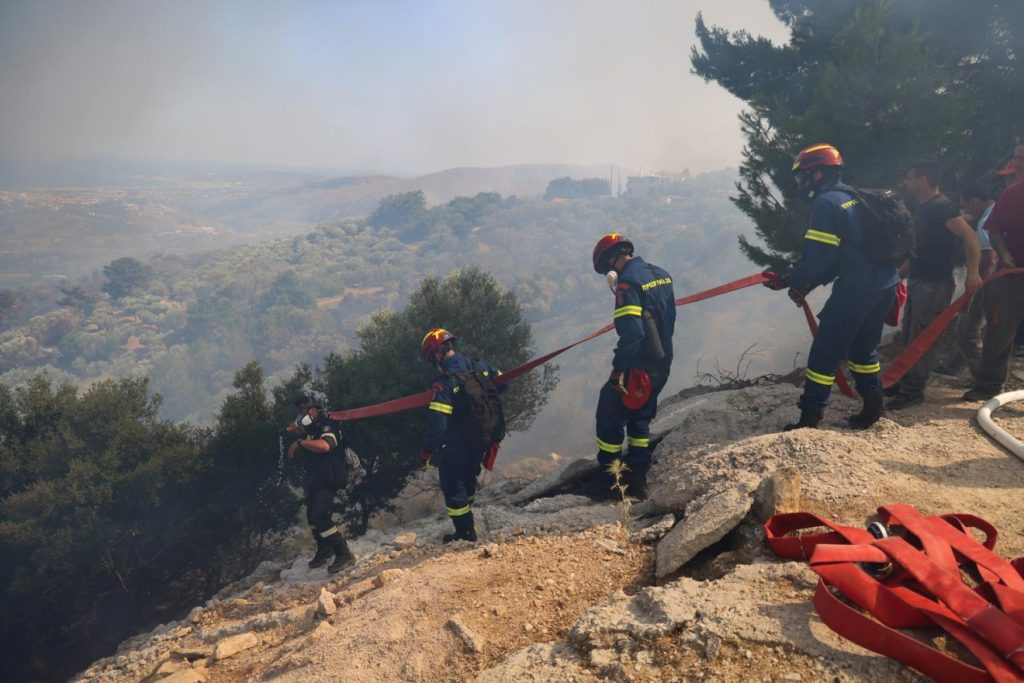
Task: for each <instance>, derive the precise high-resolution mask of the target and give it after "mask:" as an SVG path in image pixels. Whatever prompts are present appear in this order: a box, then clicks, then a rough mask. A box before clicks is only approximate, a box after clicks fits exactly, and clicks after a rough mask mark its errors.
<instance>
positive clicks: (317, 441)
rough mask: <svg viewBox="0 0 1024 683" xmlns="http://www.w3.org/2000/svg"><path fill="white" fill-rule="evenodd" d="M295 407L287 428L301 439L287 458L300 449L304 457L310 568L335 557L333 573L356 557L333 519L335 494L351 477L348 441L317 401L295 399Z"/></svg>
mask: <svg viewBox="0 0 1024 683" xmlns="http://www.w3.org/2000/svg"><path fill="white" fill-rule="evenodd" d="M295 408H296V417H295V422H293V423H292V424H290V425H288V431H289V432H292V433H293V434H299V435H301V437H302V438H300V439H299V440H298V441H296V442H295V443H293V444H292V445H291V446H290V447H289V449H288V457H289V458H292V457H294V456H295V453H296V451H298V450H299V449H300V448H301V449H302V451H303V454H304V456H305V457H304V460H305V462H304V465H305V470H306V479H305V481H304V482H303V486H302V488H303V490H304V491H305V494H306V520H307V521H308V522H309V529H310V531H311V532H312V533H313V540H314V541H315V542H316V554H315V555H314V556H313V559H312V560H310V561H309V567H310V569H315V568H317V567H322V566H324V565H325V564H327V561H328V560H329V559H331V557H332V556H333V557H334V561H333V562H331V564H330V566H328V567H327V571H328V572H330V573H331V574H334V573H337V572H340V571H341V570H342V569H344V568H345V567H347V566H349V565H351V564H352V563H354V562H355V560H356V558H355V556H354V555H353V554H352V552H351V551H350V550H349V548H348V543H346V542H345V537H344V536H342V534H341V531H340V530H339V529H338V527H337V526H336V525H335V524H334V521H333V520H332V519H331V505H333V503H334V496H335V494H337V492H338V489H340V488H342V487H344V486H345V483H346V480H347V478H348V460H347V459H346V456H345V443H344V440H343V439H342V436H341V430H340V428H339V425H338V423H337V422H335V421H333V420H331V419H329V418H328V417H327V413H326V412H324V410H323V407H322V406H321V405H320V404H319V403H318V402H317V401H315V400H313V399H311V398H302V399H300V400H299V401H296V403H295Z"/></svg>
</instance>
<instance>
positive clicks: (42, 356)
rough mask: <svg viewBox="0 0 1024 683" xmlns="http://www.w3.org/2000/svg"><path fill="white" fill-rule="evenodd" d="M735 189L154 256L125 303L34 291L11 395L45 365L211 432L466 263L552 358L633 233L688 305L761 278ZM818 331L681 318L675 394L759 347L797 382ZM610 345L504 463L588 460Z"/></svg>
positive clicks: (746, 304) (498, 201)
mask: <svg viewBox="0 0 1024 683" xmlns="http://www.w3.org/2000/svg"><path fill="white" fill-rule="evenodd" d="M451 173H452V174H454V175H455V176H457V175H459V172H454V171H453V172H451ZM731 181H732V175H731V174H730V173H727V172H723V173H720V174H713V175H709V176H699V177H697V178H695V179H693V180H692V181H691V184H690V185H688V186H687V187H688V189H687V196H685V197H680V198H678V199H677V200H674V201H672V202H671V203H666V202H665V201H664V200H661V199H656V198H652V199H628V198H622V199H614V198H606V199H596V200H573V201H557V202H547V201H543V200H540V199H536V198H532V199H510V198H502V197H500V196H498V195H496V194H491V195H479V196H476V197H472V198H460V199H459V200H458V201H456V202H452V203H451V204H441V205H438V206H436V207H434V208H432V209H430V210H428V211H427V212H426V213H425V214H424V216H423V218H422V219H421V221H420V222H419V223H417V224H416V225H414V226H412V227H410V228H408V229H406V230H405V231H403V230H398V229H393V228H389V227H386V226H384V227H372V226H370V225H368V224H367V223H366V221H364V220H357V219H346V220H342V221H332V222H328V223H324V224H322V225H321V226H320V227H318V228H316V229H314V230H310V231H308V232H305V233H304V234H301V235H296V236H293V237H287V238H278V239H274V240H268V241H264V242H261V243H259V244H254V245H248V246H242V247H234V248H231V249H226V250H218V251H212V252H207V253H204V254H197V255H193V256H188V257H178V256H162V257H159V258H155V259H153V260H151V261H150V262H149V265H150V266H151V267H152V269H153V271H154V273H155V276H156V277H155V280H154V281H153V282H152V283H150V284H148V285H147V286H146V287H145V288H143V289H142V290H140V291H138V292H136V293H135V294H134V295H133V296H129V297H127V298H125V299H123V300H120V301H113V300H110V298H109V297H107V296H106V294H102V293H100V292H99V291H98V290H99V288H100V286H101V284H102V283H103V282H104V281H105V279H104V278H103V277H102V276H97V277H92V278H88V279H85V280H82V281H80V282H79V283H77V284H78V286H80V287H81V288H82V292H81V293H80V294H79V295H77V297H78V298H77V299H76V300H74V301H65V302H64V303H63V304H58V300H60V299H62V297H63V295H62V294H61V293H60V292H59V291H58V289H57V287H56V286H55V285H54V284H49V285H44V286H40V287H37V288H33V289H31V290H25V291H24V292H23V293H22V297H21V298H22V309H21V311H20V312H19V313H18V315H17V316H16V317H15V318H14V319H13V320H12V321H11V322H10V323H9V328H8V329H7V330H5V331H3V332H0V382H3V383H5V384H8V385H10V384H17V383H18V382H21V381H24V379H25V378H26V377H27V376H28V375H29V374H30V373H32V372H33V371H34V370H35V369H37V368H48V369H49V370H50V372H51V373H53V374H55V375H56V376H57V377H67V378H73V379H75V380H77V381H85V382H88V381H92V380H95V379H99V378H105V377H130V376H140V375H144V376H147V377H149V378H150V381H151V388H152V389H153V390H155V391H158V392H160V393H161V394H162V395H163V396H164V403H163V415H164V416H166V417H168V418H171V419H174V420H182V419H187V420H190V421H199V422H202V421H204V420H208V419H209V417H210V416H211V415H213V414H215V412H216V408H217V406H218V405H219V404H220V401H221V399H222V398H223V396H224V395H225V393H226V392H227V391H228V389H229V387H230V383H231V378H232V375H233V373H234V371H235V370H237V369H238V368H239V367H241V366H242V365H243V364H245V363H246V362H247V361H248V360H250V359H257V360H259V361H260V362H261V363H262V364H263V366H264V368H265V369H266V371H267V373H268V375H270V376H271V377H272V378H279V377H281V376H282V375H285V374H288V373H290V372H291V370H292V368H294V366H295V364H296V363H299V362H306V363H311V364H318V363H321V362H322V360H323V358H324V356H325V355H326V354H327V353H329V352H331V351H343V350H345V349H347V348H349V347H350V346H351V345H352V344H354V343H355V342H356V340H355V337H354V335H355V332H356V330H357V329H358V328H359V326H360V325H361V324H363V323H364V322H365V321H366V320H367V319H368V316H369V315H370V314H372V313H373V312H374V311H375V310H378V309H380V308H391V309H400V308H401V307H403V306H404V305H405V303H406V300H407V297H408V295H409V293H410V292H411V291H413V290H414V289H415V288H416V287H417V286H418V285H419V283H420V281H421V280H422V279H423V278H424V277H425V276H427V275H442V276H443V275H446V274H448V273H449V272H451V271H452V270H454V269H456V268H459V267H462V266H477V267H479V268H481V269H483V270H486V271H488V272H491V273H493V274H494V276H495V277H496V278H497V279H498V281H499V282H501V283H502V285H503V286H505V287H508V288H509V289H510V290H511V291H513V292H514V293H515V294H516V295H517V297H518V298H519V300H520V301H521V302H522V305H523V308H524V310H525V313H526V315H527V319H528V321H529V322H530V323H531V324H532V326H533V330H534V335H535V339H536V349H537V350H538V351H541V350H545V349H550V348H555V347H557V346H559V345H561V344H564V343H567V342H569V341H572V340H573V339H575V338H578V337H579V336H582V335H583V334H586V333H588V332H590V331H592V330H593V329H595V328H597V327H599V326H601V325H603V324H605V323H606V322H607V321H608V319H609V315H610V308H609V307H610V306H611V305H612V302H611V300H610V298H609V293H608V290H607V287H606V286H605V284H604V280H603V279H602V278H600V277H598V276H597V275H595V274H594V273H593V270H592V267H591V264H590V250H591V248H592V246H593V243H594V241H595V240H596V239H597V237H598V236H600V235H601V234H603V233H606V232H610V231H613V230H618V231H626V232H627V233H628V234H630V235H631V236H632V237H633V238H634V239H636V240H637V244H638V248H639V253H640V254H642V255H644V256H647V257H649V258H650V259H651V260H652V261H654V262H656V263H658V264H659V265H662V266H664V267H665V268H667V269H668V270H669V271H670V272H671V273H672V274H673V276H674V278H675V283H676V285H675V286H676V292H677V294H678V295H680V296H681V295H683V294H684V293H687V292H693V291H696V290H698V289H701V288H703V287H708V286H713V285H717V284H720V283H721V282H723V281H726V280H729V279H733V278H736V277H740V276H742V275H746V274H749V272H751V270H752V268H751V266H750V265H749V264H748V263H747V262H746V261H745V259H744V258H743V257H742V255H741V254H740V253H739V250H738V249H737V247H736V238H737V235H739V234H740V233H742V232H745V231H747V230H748V223H747V220H746V219H745V218H744V217H743V216H742V214H740V213H739V212H738V211H737V210H736V209H735V207H733V206H732V204H731V203H730V202H729V201H728V193H729V188H730V187H731ZM118 255H120V254H118ZM65 288H67V285H65ZM758 330H759V331H760V332H756V331H758ZM458 332H460V333H463V332H462V331H458ZM472 333H473V334H486V333H487V331H486V330H479V331H477V330H474V331H472ZM806 334H807V333H806V329H805V327H803V323H802V320H801V318H800V317H799V316H798V315H797V314H796V312H795V311H794V310H793V309H792V307H791V305H789V302H788V300H787V299H786V298H785V297H777V296H774V297H773V296H771V295H770V294H768V293H766V292H763V291H761V290H760V289H758V290H757V291H753V290H750V291H747V292H744V293H741V294H733V295H729V296H727V297H722V298H721V299H716V300H713V301H710V302H706V303H702V304H700V305H699V306H694V307H690V308H687V309H682V310H681V311H680V315H679V323H678V327H677V333H676V362H675V368H674V370H673V376H672V379H671V383H672V384H671V386H670V389H671V388H672V387H678V386H684V385H686V384H690V383H692V381H693V377H694V373H695V371H696V370H697V369H698V362H699V363H700V364H701V365H700V369H701V370H702V371H705V372H708V371H712V372H713V371H714V361H715V359H716V358H717V359H720V360H721V361H722V362H723V363H725V364H727V365H728V366H729V368H730V371H733V370H735V369H736V368H735V363H736V359H737V358H738V357H739V356H740V354H741V353H742V352H743V351H744V349H746V348H747V347H749V346H756V351H757V353H758V354H761V355H756V356H755V357H754V358H753V360H754V361H755V368H754V369H755V370H760V371H775V370H788V369H789V368H790V367H791V366H792V362H793V354H794V352H795V351H796V350H801V351H802V350H803V348H804V346H805V344H806V341H805V337H806ZM613 344H614V340H613V339H612V337H610V336H609V337H606V338H602V339H600V340H595V341H593V342H590V343H589V344H587V345H585V346H583V347H580V348H578V349H576V350H574V351H573V352H572V353H571V354H567V355H566V356H564V357H561V358H559V359H558V361H557V362H558V363H559V364H560V366H561V372H560V376H561V383H560V385H559V387H558V388H557V390H556V393H555V395H553V397H552V401H551V403H550V405H549V407H548V408H547V409H546V410H545V411H544V413H543V414H542V415H541V416H540V418H539V419H538V421H537V422H536V423H535V425H534V428H533V429H532V430H531V432H530V433H529V434H517V435H515V439H512V440H510V441H509V443H508V445H507V449H506V451H504V452H506V453H508V454H509V456H510V457H511V456H513V455H515V454H523V453H528V452H531V451H537V450H538V449H542V450H546V451H548V452H550V451H557V452H562V453H578V452H585V451H586V450H589V449H590V448H591V443H592V437H591V433H590V432H591V428H590V422H591V420H592V417H591V414H592V410H593V406H592V404H593V401H594V394H595V392H596V389H597V386H598V385H599V384H600V381H601V373H602V372H605V371H606V369H607V364H608V359H609V356H610V353H611V348H612V346H613ZM567 425H572V428H571V429H566V426H567Z"/></svg>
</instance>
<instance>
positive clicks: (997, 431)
mask: <svg viewBox="0 0 1024 683" xmlns="http://www.w3.org/2000/svg"><path fill="white" fill-rule="evenodd" d="M1021 400H1024V391H1008V392H1006V393H1005V394H999V395H998V396H993V397H992V398H990V399H989V400H988V401H986V402H985V405H983V406H982V407H981V408H979V409H978V425H980V426H981V428H982V429H984V430H985V431H986V432H987V433H988V435H989V436H991V437H992V438H993V439H995V440H996V441H998V442H999V443H1000V444H1002V445H1003V446H1004V447H1005V448H1006V449H1007V450H1008V451H1010V452H1011V453H1013V454H1014V455H1016V456H1017V457H1018V458H1020V459H1021V460H1024V442H1021V441H1020V440H1019V439H1016V438H1015V437H1013V436H1011V435H1010V433H1009V432H1007V431H1006V430H1005V429H1003V428H1002V427H1000V426H999V425H997V424H996V423H995V422H994V421H993V420H992V413H993V412H995V411H996V410H998V409H999V408H1001V407H1003V406H1005V405H1006V404H1007V403H1012V402H1014V401H1021Z"/></svg>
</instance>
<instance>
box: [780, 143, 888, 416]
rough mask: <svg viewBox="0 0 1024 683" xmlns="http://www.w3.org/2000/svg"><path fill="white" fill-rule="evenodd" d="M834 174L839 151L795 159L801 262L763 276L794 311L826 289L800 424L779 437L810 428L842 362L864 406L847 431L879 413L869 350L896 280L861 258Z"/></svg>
mask: <svg viewBox="0 0 1024 683" xmlns="http://www.w3.org/2000/svg"><path fill="white" fill-rule="evenodd" d="M842 167H843V158H842V156H841V155H840V154H839V150H837V149H836V148H835V147H833V146H832V145H829V144H826V143H818V144H814V145H811V146H809V147H806V148H805V149H803V150H802V151H801V152H800V153H799V154H798V155H797V157H796V159H795V160H794V161H793V168H792V173H793V178H794V180H795V181H796V184H797V187H798V188H799V189H800V192H801V193H802V195H803V198H804V199H805V200H806V201H809V202H810V204H811V224H810V227H809V229H808V230H807V232H806V233H805V234H804V244H803V254H802V255H801V257H800V260H799V262H798V263H797V264H796V266H795V267H794V268H793V270H792V271H791V272H790V273H789V274H787V275H784V276H779V275H775V274H774V273H772V272H771V271H770V270H769V271H766V274H768V275H769V276H771V277H772V280H771V281H769V282H766V283H765V286H767V287H769V288H771V289H785V288H788V289H789V296H790V298H791V299H793V301H795V302H796V303H797V305H801V302H802V301H803V298H804V296H806V295H807V293H808V292H810V291H811V290H812V289H814V288H815V287H820V286H822V285H825V284H828V283H829V282H832V283H833V284H832V293H831V295H830V296H829V298H828V301H826V302H825V307H824V308H823V309H822V311H821V313H820V315H819V316H818V318H819V320H820V327H819V329H818V334H817V336H815V338H814V341H813V342H812V343H811V350H810V352H809V353H808V355H807V370H806V372H805V380H804V390H803V394H801V396H800V400H799V402H798V403H797V405H798V406H799V408H800V420H799V421H798V422H796V423H793V424H788V425H786V426H785V430H787V431H788V430H790V429H799V428H802V427H817V426H818V424H819V423H820V422H821V418H822V415H823V414H824V412H825V406H826V405H827V404H828V397H829V393H830V392H831V391H832V385H833V384H834V383H835V381H836V376H835V373H836V371H837V368H839V364H840V363H841V362H843V361H848V367H849V368H850V371H851V372H852V373H853V377H854V381H855V383H856V386H857V391H858V392H859V393H860V395H861V397H862V398H863V401H864V404H863V407H862V409H861V412H859V413H857V414H856V415H851V416H850V417H848V418H847V420H848V421H849V423H850V426H851V427H852V428H854V429H866V428H867V427H869V426H871V425H872V424H874V423H875V422H876V421H878V418H880V417H881V416H882V415H883V414H884V413H885V407H884V404H883V402H882V384H881V381H880V377H879V375H880V370H881V368H880V366H879V363H878V351H877V349H878V342H879V340H880V339H881V337H882V327H883V325H884V324H885V318H886V315H887V313H888V312H889V309H890V308H891V307H892V303H893V299H894V297H895V295H896V284H897V282H899V274H898V272H897V268H896V266H886V265H880V264H877V263H875V262H873V261H871V260H869V259H868V258H867V256H866V255H865V252H864V246H865V245H864V239H865V234H864V230H863V229H862V225H861V221H862V214H861V212H862V211H865V210H866V209H865V208H864V207H863V206H861V205H860V204H861V202H860V200H859V199H858V198H857V197H856V196H854V194H853V188H851V187H850V186H849V185H846V184H845V183H843V182H842V178H841V172H842ZM840 371H841V368H840Z"/></svg>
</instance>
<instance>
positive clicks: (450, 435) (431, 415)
mask: <svg viewBox="0 0 1024 683" xmlns="http://www.w3.org/2000/svg"><path fill="white" fill-rule="evenodd" d="M441 370H443V371H444V374H442V375H439V376H438V377H437V378H436V379H435V380H434V384H433V387H432V389H433V392H434V395H433V396H432V397H431V399H430V405H429V406H428V407H429V410H428V411H427V430H426V433H425V434H424V435H423V445H424V447H426V448H427V449H429V450H431V451H434V452H437V451H438V450H440V449H441V448H442V447H447V448H449V449H461V447H462V435H461V434H460V433H459V430H458V429H451V428H449V423H450V422H451V420H450V419H449V418H452V417H453V416H454V414H455V404H456V397H457V396H458V393H459V390H460V387H459V380H458V378H457V377H456V376H455V375H456V374H458V373H463V372H472V371H473V370H478V371H480V372H482V373H483V374H484V376H485V377H491V378H492V379H493V378H494V377H497V376H498V375H500V374H501V371H500V370H497V369H495V368H494V366H492V365H491V364H490V363H488V362H487V361H485V360H476V361H474V360H472V359H470V358H467V357H466V356H463V355H462V354H461V353H458V352H456V353H453V354H452V355H450V356H448V357H447V358H445V359H444V360H442V361H441ZM504 390H505V387H498V392H499V393H501V392H503V391H504Z"/></svg>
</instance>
